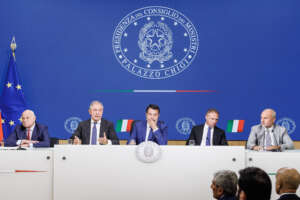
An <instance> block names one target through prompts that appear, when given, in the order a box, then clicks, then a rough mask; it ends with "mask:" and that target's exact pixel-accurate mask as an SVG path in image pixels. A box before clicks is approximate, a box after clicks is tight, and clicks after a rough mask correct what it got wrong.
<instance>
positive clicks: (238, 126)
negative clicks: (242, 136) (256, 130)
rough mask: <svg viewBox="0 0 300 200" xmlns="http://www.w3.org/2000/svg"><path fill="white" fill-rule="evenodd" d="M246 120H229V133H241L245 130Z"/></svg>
mask: <svg viewBox="0 0 300 200" xmlns="http://www.w3.org/2000/svg"><path fill="white" fill-rule="evenodd" d="M244 124H245V120H237V119H235V120H229V121H228V124H227V132H228V133H240V132H243V130H244Z"/></svg>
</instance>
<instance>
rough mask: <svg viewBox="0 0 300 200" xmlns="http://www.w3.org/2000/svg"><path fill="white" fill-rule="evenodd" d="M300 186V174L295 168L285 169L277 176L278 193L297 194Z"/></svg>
mask: <svg viewBox="0 0 300 200" xmlns="http://www.w3.org/2000/svg"><path fill="white" fill-rule="evenodd" d="M299 184H300V174H299V172H298V171H297V170H296V169H294V168H287V167H283V168H280V169H279V170H278V171H277V174H276V192H277V194H282V193H296V191H297V189H298V186H299Z"/></svg>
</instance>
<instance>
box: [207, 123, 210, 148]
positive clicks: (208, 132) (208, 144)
mask: <svg viewBox="0 0 300 200" xmlns="http://www.w3.org/2000/svg"><path fill="white" fill-rule="evenodd" d="M206 146H210V127H208V129H207V136H206Z"/></svg>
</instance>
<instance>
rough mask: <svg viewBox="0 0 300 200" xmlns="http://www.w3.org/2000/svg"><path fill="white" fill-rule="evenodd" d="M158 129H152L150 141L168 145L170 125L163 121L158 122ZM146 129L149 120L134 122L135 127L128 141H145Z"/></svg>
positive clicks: (137, 142) (138, 142)
mask: <svg viewBox="0 0 300 200" xmlns="http://www.w3.org/2000/svg"><path fill="white" fill-rule="evenodd" d="M157 126H158V130H156V131H155V132H152V131H150V133H149V136H148V141H153V142H155V143H157V144H159V145H167V144H168V127H167V125H166V124H165V123H164V122H162V121H158V122H157ZM146 130H147V121H146V120H143V121H136V122H135V123H134V124H133V128H132V131H131V136H130V139H129V140H128V143H129V142H130V141H131V140H134V141H135V142H136V144H137V145H138V144H140V143H142V142H144V141H145V139H146Z"/></svg>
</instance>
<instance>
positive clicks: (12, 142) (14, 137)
mask: <svg viewBox="0 0 300 200" xmlns="http://www.w3.org/2000/svg"><path fill="white" fill-rule="evenodd" d="M18 139H19V138H18V134H17V127H15V129H14V131H13V132H12V133H11V134H9V136H8V137H7V138H6V140H5V141H4V145H5V146H6V147H13V146H17V141H18Z"/></svg>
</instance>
